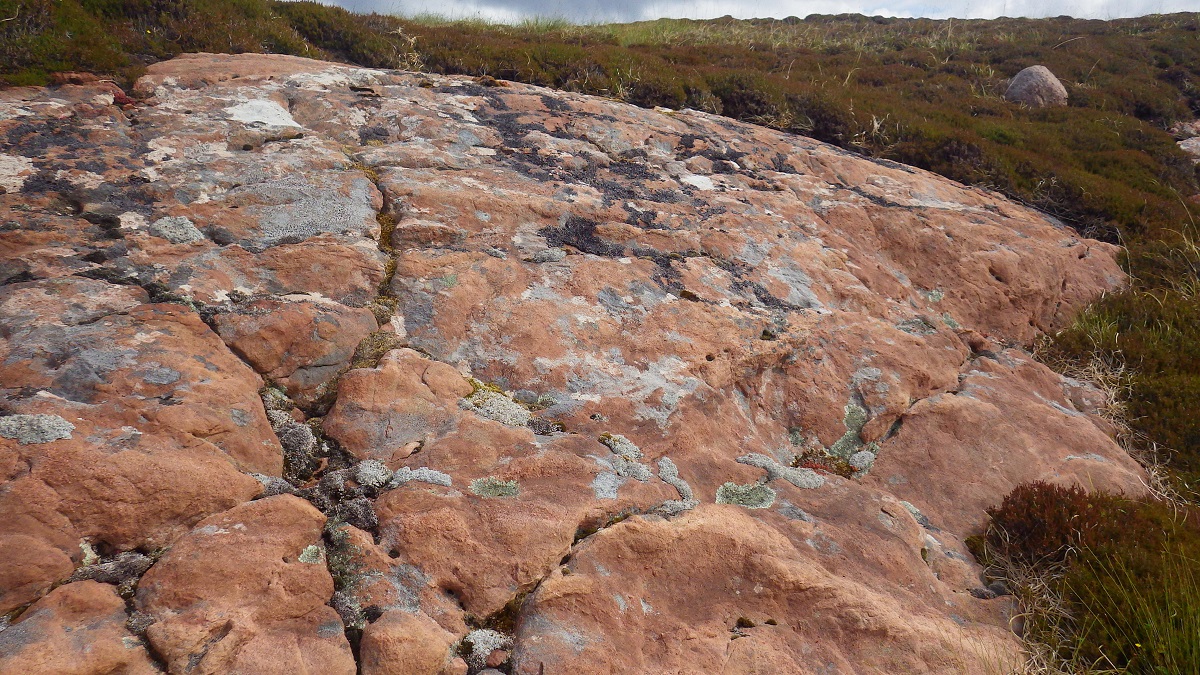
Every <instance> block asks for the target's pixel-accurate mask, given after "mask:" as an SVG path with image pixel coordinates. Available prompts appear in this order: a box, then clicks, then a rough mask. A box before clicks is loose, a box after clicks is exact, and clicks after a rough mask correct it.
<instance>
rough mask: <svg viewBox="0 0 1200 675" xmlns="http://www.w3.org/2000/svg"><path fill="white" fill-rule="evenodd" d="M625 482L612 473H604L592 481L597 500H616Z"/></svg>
mask: <svg viewBox="0 0 1200 675" xmlns="http://www.w3.org/2000/svg"><path fill="white" fill-rule="evenodd" d="M623 482H625V481H623V480H621V477H620V476H618V475H617V474H615V473H613V472H612V471H603V472H601V473H599V474H597V475H596V477H595V478H593V479H592V493H593V494H595V495H596V499H616V498H617V490H618V489H620V487H621V484H622V483H623Z"/></svg>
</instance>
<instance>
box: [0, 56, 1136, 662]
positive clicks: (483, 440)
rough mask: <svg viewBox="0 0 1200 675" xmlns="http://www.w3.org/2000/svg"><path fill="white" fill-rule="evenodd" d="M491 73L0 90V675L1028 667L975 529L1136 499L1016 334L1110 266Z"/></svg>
mask: <svg viewBox="0 0 1200 675" xmlns="http://www.w3.org/2000/svg"><path fill="white" fill-rule="evenodd" d="M487 84H499V85H500V86H483V84H481V83H477V82H474V81H472V80H469V79H466V78H450V77H439V76H432V75H421V74H412V73H402V72H381V71H374V70H364V69H357V68H351V67H346V66H340V65H334V64H328V63H321V62H316V61H309V60H305V59H299V58H293V57H281V56H262V55H244V56H213V55H189V56H181V57H179V58H177V59H175V60H172V61H169V62H166V63H161V64H158V65H155V66H153V67H151V68H150V70H149V72H148V74H147V75H146V76H145V77H144V78H143V79H142V80H141V81H140V82H139V84H138V91H139V92H140V94H141V95H142V96H143V97H144V98H143V100H141V101H140V102H138V103H136V104H133V105H126V106H124V107H121V106H118V105H116V104H114V96H113V94H114V91H113V90H112V89H111V88H108V86H107V85H105V84H103V83H100V84H95V85H84V86H73V85H67V86H63V87H60V88H57V89H51V90H44V89H32V88H27V89H12V90H8V91H4V92H0V186H3V194H0V281H2V282H3V284H4V285H3V286H0V338H2V341H0V354H3V359H2V360H0V387H3V389H2V393H3V396H4V398H3V400H2V402H0V404H2V405H3V413H4V416H2V417H0V471H2V473H0V479H3V481H4V483H3V485H2V486H0V509H2V510H3V513H4V514H5V517H4V518H3V519H2V522H0V556H2V557H3V559H4V561H5V564H4V565H3V567H0V613H2V614H7V615H8V616H9V617H10V620H11V621H12V623H11V625H9V626H8V627H7V628H6V629H5V630H3V631H0V647H2V648H0V670H3V671H5V672H8V671H10V670H11V671H13V672H17V671H21V672H38V671H39V669H41V671H43V672H48V670H47V669H49V670H53V671H54V672H76V673H107V672H116V669H120V668H124V669H125V671H123V672H143V671H145V672H152V671H153V670H155V669H164V670H168V671H169V672H172V673H174V672H210V673H225V672H244V673H266V672H280V673H283V672H289V673H290V672H304V671H308V672H328V673H340V672H347V673H353V672H355V669H356V667H357V668H359V669H360V670H361V672H362V673H368V674H377V673H467V672H470V673H477V672H480V671H482V670H484V669H485V668H488V667H498V668H500V669H501V670H503V671H506V672H512V673H523V674H524V673H530V674H533V673H571V672H614V673H615V672H622V673H629V672H653V673H686V672H723V673H754V672H795V673H818V672H819V673H898V672H912V673H958V672H988V670H987V669H989V668H995V669H997V670H996V671H995V672H999V670H998V669H999V668H1000V667H1001V666H1002V665H1003V664H1004V663H1008V662H1011V661H1012V660H1013V659H1015V658H1016V657H1017V655H1018V647H1017V643H1016V640H1015V639H1014V637H1013V636H1012V634H1011V632H1010V630H1009V621H1010V619H1011V618H1012V614H1013V611H1014V606H1013V604H1012V602H1011V599H1010V598H1008V597H1004V596H1001V597H996V593H995V591H996V590H998V589H995V588H992V589H988V588H985V587H984V586H985V584H984V582H983V581H982V580H981V579H980V569H979V567H978V566H977V565H975V564H974V562H973V561H972V559H971V558H970V556H969V554H968V553H967V551H966V549H965V548H964V546H963V540H964V539H965V537H967V536H968V535H970V534H972V533H975V532H976V531H978V529H979V528H980V527H981V526H982V525H983V523H984V521H985V514H984V509H985V508H986V507H988V506H990V505H992V504H995V503H998V502H999V501H1000V499H1001V498H1002V497H1003V496H1004V495H1005V494H1007V493H1008V492H1009V491H1010V490H1011V488H1012V487H1013V486H1015V485H1016V484H1018V483H1020V482H1023V481H1029V480H1035V479H1041V480H1049V481H1053V482H1060V483H1079V484H1082V485H1085V486H1088V487H1092V488H1107V489H1117V490H1125V491H1127V492H1138V491H1140V490H1141V487H1140V470H1139V469H1138V467H1137V465H1136V464H1135V463H1134V462H1133V461H1131V460H1130V458H1129V457H1127V456H1126V455H1125V454H1124V453H1123V452H1122V451H1121V450H1120V448H1119V447H1118V446H1117V445H1116V444H1115V443H1114V442H1113V441H1112V440H1111V439H1110V437H1109V435H1108V433H1107V432H1108V431H1110V430H1109V428H1108V426H1107V425H1106V424H1105V422H1104V421H1103V420H1102V419H1101V418H1100V417H1099V416H1098V414H1097V412H1098V409H1099V406H1100V405H1101V404H1102V403H1103V397H1102V396H1100V395H1099V393H1098V392H1096V391H1095V390H1093V389H1091V388H1089V387H1088V386H1086V385H1084V384H1081V383H1079V382H1075V381H1071V380H1066V379H1064V378H1061V377H1059V376H1058V375H1056V374H1054V373H1052V372H1051V371H1049V370H1048V369H1047V368H1045V367H1044V366H1042V365H1040V364H1038V363H1037V362H1035V361H1034V360H1033V359H1032V358H1031V357H1030V356H1029V354H1028V353H1027V352H1026V351H1024V349H1023V348H1025V347H1028V346H1029V345H1030V344H1031V341H1032V340H1033V339H1034V338H1035V336H1036V335H1038V333H1039V332H1042V331H1050V330H1054V329H1056V328H1057V327H1060V326H1062V325H1064V324H1065V323H1066V322H1067V321H1069V320H1070V319H1071V317H1072V315H1073V313H1074V312H1075V311H1077V310H1078V309H1079V308H1080V307H1081V306H1082V305H1083V304H1084V303H1086V302H1088V301H1089V300H1091V299H1093V298H1095V297H1097V296H1098V295H1099V294H1101V293H1103V292H1105V291H1107V290H1111V289H1114V288H1117V287H1119V286H1120V285H1121V284H1122V283H1123V281H1124V278H1123V275H1122V274H1121V272H1120V270H1119V268H1118V266H1117V264H1116V262H1115V259H1114V258H1115V255H1116V253H1117V251H1116V249H1115V248H1114V247H1112V246H1109V245H1106V244H1102V243H1098V242H1095V241H1090V240H1086V239H1081V238H1079V237H1078V236H1077V235H1075V234H1074V233H1073V232H1071V231H1069V230H1067V229H1066V228H1064V227H1063V226H1062V225H1061V224H1059V223H1057V222H1054V221H1052V220H1050V219H1048V218H1047V217H1046V216H1044V215H1042V214H1040V213H1037V212H1035V211H1032V210H1029V209H1026V208H1024V207H1021V206H1018V205H1016V204H1013V203H1011V202H1009V201H1006V200H1005V199H1003V198H1001V197H999V196H997V195H995V194H992V193H988V192H984V191H981V190H977V189H969V188H965V187H963V186H962V185H959V184H957V183H954V182H952V181H949V180H946V179H944V178H941V177H939V176H936V175H932V174H929V173H925V172H922V171H918V170H916V169H912V168H909V167H906V166H901V165H897V164H893V163H887V162H876V161H870V160H867V159H864V158H861V157H857V156H854V155H850V154H848V153H845V152H843V151H841V150H838V149H836V148H833V147H830V146H827V145H823V144H821V143H817V142H815V141H812V140H809V139H805V138H800V137H796V136H789V135H785V134H781V133H777V132H773V131H769V130H767V129H763V128H759V127H754V126H749V125H745V124H740V123H737V122H733V121H731V120H729V119H726V118H722V117H717V116H713V115H708V114H704V113H699V112H694V111H669V110H644V109H640V108H635V107H631V106H628V105H624V104H621V103H617V102H614V101H609V100H604V99H599V98H591V97H586V96H581V95H574V94H568V93H562V92H554V91H550V90H546V89H540V88H537V87H531V86H523V85H516V84H508V83H492V82H490V81H489V82H488V83H487ZM130 551H137V552H140V553H141V554H144V555H141V556H131V555H130V554H129V553H127V552H130ZM121 554H125V557H122V555H121ZM130 561H132V562H130ZM140 561H145V562H140ZM149 562H153V564H152V565H149V570H148V571H146V566H147V564H148V563H149ZM133 563H137V564H133ZM81 568H82V569H81ZM68 579H80V580H79V581H72V582H71V583H67V584H66V585H64V586H58V584H60V583H62V582H64V581H66V580H68ZM101 582H111V583H112V584H113V585H111V586H109V585H105V584H103V583H101ZM56 586H57V588H56ZM52 589H54V590H52ZM106 589H109V590H106ZM999 590H1001V591H1002V589H999ZM121 597H124V598H125V600H124V603H123V607H122V602H121ZM85 627H86V628H85ZM80 630H83V632H82V633H80V632H78V631H80ZM80 635H83V637H79V636H80ZM352 643H354V644H355V645H356V648H355V649H352V648H351V645H352ZM114 645H119V646H120V648H115V647H114ZM356 660H357V664H356Z"/></svg>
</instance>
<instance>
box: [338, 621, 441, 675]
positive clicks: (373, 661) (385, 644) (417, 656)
mask: <svg viewBox="0 0 1200 675" xmlns="http://www.w3.org/2000/svg"><path fill="white" fill-rule="evenodd" d="M455 642H457V640H456V638H455V636H454V635H453V634H451V633H448V632H446V630H445V629H443V628H442V627H441V626H438V625H437V624H436V623H434V621H433V620H432V619H430V618H429V617H427V616H425V615H424V614H409V613H407V612H403V611H395V612H388V613H386V614H384V615H383V616H382V617H381V618H380V619H379V620H378V621H376V622H374V623H372V624H371V625H369V626H367V628H366V630H364V631H363V636H362V643H361V645H360V654H361V666H362V670H361V672H362V675H450V673H452V672H454V671H453V669H452V666H451V665H450V660H451V656H452V654H451V650H450V647H451V646H452V645H453V644H454V643H455Z"/></svg>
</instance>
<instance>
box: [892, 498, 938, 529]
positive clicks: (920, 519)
mask: <svg viewBox="0 0 1200 675" xmlns="http://www.w3.org/2000/svg"><path fill="white" fill-rule="evenodd" d="M900 505H901V506H903V507H904V510H905V511H908V512H909V513H910V514H912V517H913V518H914V519H915V520H916V521H917V524H918V525H920V526H921V527H923V528H925V529H927V530H928V529H936V528H934V527H933V523H931V522H930V521H929V516H926V515H925V514H924V513H921V509H918V508H917V507H915V506H913V505H912V504H910V503H909V502H905V501H902V502H900Z"/></svg>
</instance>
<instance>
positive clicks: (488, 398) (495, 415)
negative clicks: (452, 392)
mask: <svg viewBox="0 0 1200 675" xmlns="http://www.w3.org/2000/svg"><path fill="white" fill-rule="evenodd" d="M460 405H461V407H462V408H463V409H465V410H470V411H471V412H474V413H475V414H476V415H479V416H480V417H486V418H487V419H489V420H492V421H494V422H499V423H501V424H503V425H505V426H510V427H523V426H525V425H526V424H528V423H529V420H530V418H531V417H533V415H532V414H531V413H530V412H529V410H528V409H526V408H525V407H524V406H522V405H521V404H520V403H517V402H516V401H514V400H512V399H511V398H509V397H507V396H505V395H504V394H502V393H500V392H497V391H492V390H491V389H479V390H478V391H476V392H475V393H473V394H471V395H470V396H468V397H466V398H464V399H462V401H460Z"/></svg>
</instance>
